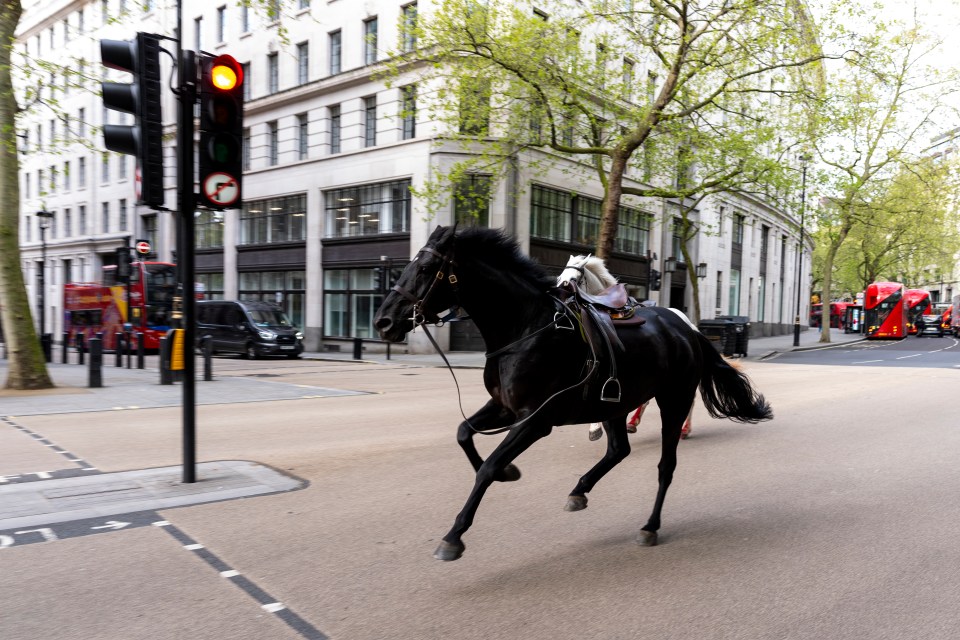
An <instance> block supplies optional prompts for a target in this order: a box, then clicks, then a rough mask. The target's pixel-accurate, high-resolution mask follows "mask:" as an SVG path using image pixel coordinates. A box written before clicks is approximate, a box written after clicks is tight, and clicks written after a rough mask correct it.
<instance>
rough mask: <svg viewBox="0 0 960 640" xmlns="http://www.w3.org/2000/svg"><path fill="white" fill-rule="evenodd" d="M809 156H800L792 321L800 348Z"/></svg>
mask: <svg viewBox="0 0 960 640" xmlns="http://www.w3.org/2000/svg"><path fill="white" fill-rule="evenodd" d="M809 161H810V156H807V155H801V156H800V163H801V165H802V171H803V173H802V177H801V178H800V244H799V246H798V247H797V316H796V318H794V320H793V346H795V347H799V346H800V272H801V270H802V268H803V218H804V215H805V214H806V212H807V162H809ZM824 308H825V309H829V308H830V301H829V300H827V301H826V302H825V303H824Z"/></svg>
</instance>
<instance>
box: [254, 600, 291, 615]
mask: <svg viewBox="0 0 960 640" xmlns="http://www.w3.org/2000/svg"><path fill="white" fill-rule="evenodd" d="M260 608H261V609H263V610H264V611H266V612H268V613H276V612H277V611H283V610H284V609H286V607H285V606H284V604H283V603H282V602H271V603H270V604H264V605H260Z"/></svg>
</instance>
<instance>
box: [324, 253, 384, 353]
mask: <svg viewBox="0 0 960 640" xmlns="http://www.w3.org/2000/svg"><path fill="white" fill-rule="evenodd" d="M377 271H378V266H373V265H371V266H370V267H367V268H360V269H324V270H323V310H324V311H323V333H324V337H329V338H375V337H377V332H376V330H375V329H374V326H373V316H374V314H375V313H376V311H377V309H378V308H380V304H381V303H382V302H383V296H384V292H383V289H382V287H381V286H380V282H379V281H378V278H377ZM400 273H401V269H400V268H396V269H394V268H392V266H391V273H390V275H389V276H388V277H387V280H388V281H389V282H396V280H397V279H398V278H399V277H400Z"/></svg>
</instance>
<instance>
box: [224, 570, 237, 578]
mask: <svg viewBox="0 0 960 640" xmlns="http://www.w3.org/2000/svg"><path fill="white" fill-rule="evenodd" d="M220 575H221V576H223V577H224V578H232V577H233V576H238V575H240V572H239V571H236V570H234V569H230V570H229V571H221V572H220Z"/></svg>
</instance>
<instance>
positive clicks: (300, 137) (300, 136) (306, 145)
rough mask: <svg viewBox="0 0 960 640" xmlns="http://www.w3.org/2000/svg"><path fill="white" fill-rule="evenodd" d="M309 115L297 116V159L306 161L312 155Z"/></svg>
mask: <svg viewBox="0 0 960 640" xmlns="http://www.w3.org/2000/svg"><path fill="white" fill-rule="evenodd" d="M309 124H310V123H309V120H308V119H307V114H305V113H301V114H300V115H298V116H297V159H298V160H306V159H307V157H308V156H309V155H310V130H309Z"/></svg>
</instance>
